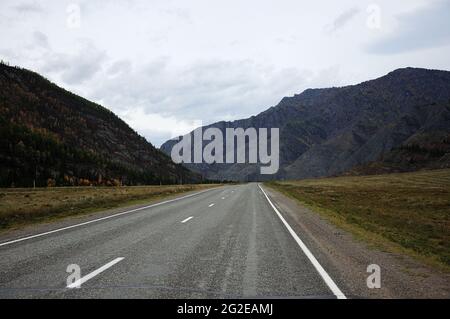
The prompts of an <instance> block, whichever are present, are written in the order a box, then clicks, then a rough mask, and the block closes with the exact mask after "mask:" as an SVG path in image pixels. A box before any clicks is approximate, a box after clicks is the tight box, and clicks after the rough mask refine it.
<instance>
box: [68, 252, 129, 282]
mask: <svg viewBox="0 0 450 319" xmlns="http://www.w3.org/2000/svg"><path fill="white" fill-rule="evenodd" d="M123 259H124V257H119V258H116V259H114V260H113V261H110V262H109V263H107V264H106V265H104V266H102V267H100V268H99V269H97V270H94V271H93V272H91V273H90V274H88V275H86V276H84V277H81V278H80V279H78V280H77V281H75V282H73V283H71V284H70V285H68V286H67V288H79V287H80V286H81V285H82V284H84V283H85V282H86V281H88V280H89V279H91V278H93V277H95V276H97V275H98V274H100V273H102V272H104V271H105V270H106V269H108V268H110V267H112V266H114V265H115V264H117V263H118V262H119V261H121V260H123Z"/></svg>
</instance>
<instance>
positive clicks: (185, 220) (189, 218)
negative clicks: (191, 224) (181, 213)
mask: <svg viewBox="0 0 450 319" xmlns="http://www.w3.org/2000/svg"><path fill="white" fill-rule="evenodd" d="M192 218H194V217H193V216H191V217H188V218H186V219H184V220H182V221H181V223H183V224H184V223H185V222H187V221H189V220H191V219H192Z"/></svg>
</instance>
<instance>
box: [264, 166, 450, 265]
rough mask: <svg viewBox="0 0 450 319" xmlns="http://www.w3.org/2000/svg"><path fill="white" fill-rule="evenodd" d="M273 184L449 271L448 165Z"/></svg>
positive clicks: (338, 219)
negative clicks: (427, 168) (436, 168)
mask: <svg viewBox="0 0 450 319" xmlns="http://www.w3.org/2000/svg"><path fill="white" fill-rule="evenodd" d="M269 185H270V186H272V187H274V188H275V189H278V190H280V191H282V192H283V193H285V194H287V195H289V196H291V197H293V198H296V199H297V200H299V201H301V202H303V203H305V204H307V205H308V206H310V207H313V208H317V209H318V210H317V211H319V212H320V213H321V214H323V215H324V216H326V217H329V218H330V220H332V221H333V222H335V223H336V224H338V226H343V227H344V228H346V229H348V230H356V231H357V232H358V235H361V234H363V235H362V236H359V237H363V239H368V240H369V241H372V242H373V239H374V238H379V237H382V238H384V239H385V240H387V241H390V242H392V243H395V244H396V245H399V246H400V247H402V248H404V249H405V251H409V252H411V253H412V255H416V256H419V257H422V258H424V259H426V260H429V261H431V262H438V263H440V264H442V265H443V266H444V267H445V268H449V269H450V169H445V170H434V171H420V172H414V173H402V174H387V175H374V176H357V177H353V176H351V177H337V178H323V179H310V180H300V181H284V182H273V183H269ZM346 226H350V227H346ZM374 243H375V244H376V240H375V242H374Z"/></svg>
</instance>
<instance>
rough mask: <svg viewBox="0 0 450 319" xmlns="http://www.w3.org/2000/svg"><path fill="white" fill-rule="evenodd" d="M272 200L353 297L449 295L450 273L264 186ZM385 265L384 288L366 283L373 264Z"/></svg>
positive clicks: (436, 296) (347, 293) (346, 291)
mask: <svg viewBox="0 0 450 319" xmlns="http://www.w3.org/2000/svg"><path fill="white" fill-rule="evenodd" d="M264 189H265V190H266V191H267V193H268V195H269V197H270V198H271V200H273V202H274V204H275V205H276V206H277V208H278V209H279V210H280V212H281V213H282V214H283V216H284V217H285V219H286V220H287V222H288V223H289V224H290V225H291V227H293V228H294V230H295V231H296V233H297V234H298V235H299V237H300V238H301V239H302V240H303V241H304V243H305V244H306V245H307V246H308V248H309V249H310V250H311V251H312V252H313V254H314V255H315V257H316V258H317V259H318V261H319V262H320V263H321V264H322V266H323V267H324V268H325V269H326V271H327V272H328V273H329V274H330V276H331V277H332V278H333V279H334V280H335V281H336V283H337V284H338V286H339V287H340V288H341V290H343V292H344V293H345V294H346V295H347V297H350V298H450V274H448V273H445V272H443V271H440V270H438V269H435V268H433V267H431V266H428V265H425V264H423V263H421V262H419V261H417V260H415V259H413V258H411V257H409V256H405V255H402V254H397V253H390V252H386V251H382V250H381V249H379V248H375V247H372V246H369V245H368V244H366V243H364V242H362V241H360V240H358V239H356V238H355V237H354V236H353V235H352V234H350V233H349V232H346V231H344V230H342V229H340V228H338V227H336V226H334V225H332V224H331V223H330V222H329V221H327V220H325V219H324V218H323V217H322V216H320V215H319V214H318V213H315V212H314V211H312V210H311V209H309V208H307V207H305V206H303V205H302V204H301V203H300V202H298V201H297V200H294V199H291V198H289V197H287V196H285V195H284V194H281V193H280V192H278V191H275V190H274V189H272V188H270V187H267V186H265V187H264ZM371 264H377V265H379V266H380V268H381V288H379V289H369V288H368V287H367V283H366V280H367V277H368V276H369V275H370V273H368V272H367V267H368V265H371Z"/></svg>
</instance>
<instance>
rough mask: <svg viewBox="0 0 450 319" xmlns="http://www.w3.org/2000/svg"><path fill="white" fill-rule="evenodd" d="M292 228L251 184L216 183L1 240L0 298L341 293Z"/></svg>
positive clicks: (317, 294) (299, 295)
mask: <svg viewBox="0 0 450 319" xmlns="http://www.w3.org/2000/svg"><path fill="white" fill-rule="evenodd" d="M36 235H39V234H36ZM297 235H300V237H301V234H295V232H294V231H293V230H292V229H289V225H288V224H287V223H286V222H285V221H284V220H283V217H282V216H281V214H280V213H279V212H277V211H276V208H275V207H274V206H273V205H272V204H271V202H270V199H269V198H267V197H266V194H265V193H264V191H263V190H262V189H261V188H260V187H259V185H258V184H256V183H252V184H246V185H238V186H226V187H220V188H216V189H212V190H208V191H204V192H201V193H199V194H196V195H193V196H183V197H181V198H179V199H177V200H172V201H168V202H166V203H163V204H160V205H154V206H151V207H148V208H146V209H140V210H137V211H132V212H127V213H124V214H121V215H118V216H114V217H111V218H106V219H102V220H98V221H95V222H90V223H86V224H84V225H79V226H76V227H71V228H67V229H62V230H58V231H56V232H52V233H49V234H44V235H39V236H36V237H31V238H28V239H26V240H21V241H15V242H7V243H3V245H2V244H1V243H0V298H19V297H20V298H228V297H231V298H232V297H238V298H240V297H299V298H302V297H307V298H309V297H322V298H324V297H325V298H326V297H330V298H335V297H336V296H338V297H343V295H342V293H341V292H340V290H339V288H337V286H336V284H335V282H334V281H333V280H332V279H331V278H330V277H329V276H328V274H327V273H326V271H325V270H324V269H323V268H321V265H320V264H319V263H318V262H317V260H315V258H314V255H313V254H312V253H311V252H310V251H309V250H308V248H307V247H306V246H304V245H303V243H302V242H301V240H300V238H298V237H297V238H296V236H297ZM302 245H303V246H302ZM72 264H76V265H79V267H80V269H81V277H82V278H80V280H79V281H76V282H74V280H73V281H71V283H72V286H76V285H77V284H79V283H81V288H80V289H77V288H68V287H67V285H68V283H67V278H68V276H69V275H70V273H68V272H66V270H67V267H68V266H69V265H72ZM72 269H73V268H72Z"/></svg>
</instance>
